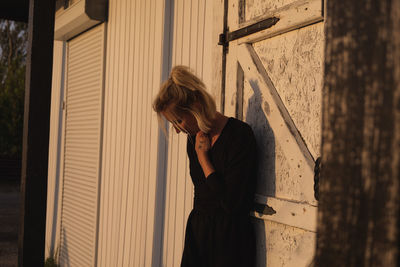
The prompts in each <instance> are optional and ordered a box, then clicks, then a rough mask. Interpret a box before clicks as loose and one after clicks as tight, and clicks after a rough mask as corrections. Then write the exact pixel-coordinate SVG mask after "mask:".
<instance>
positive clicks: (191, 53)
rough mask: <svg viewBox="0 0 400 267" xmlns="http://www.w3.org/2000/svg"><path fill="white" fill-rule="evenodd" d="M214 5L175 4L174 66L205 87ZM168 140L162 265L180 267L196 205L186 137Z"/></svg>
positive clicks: (200, 0) (179, 0)
mask: <svg viewBox="0 0 400 267" xmlns="http://www.w3.org/2000/svg"><path fill="white" fill-rule="evenodd" d="M212 5H213V3H212V1H205V0H193V1H187V0H176V1H175V5H174V22H173V25H174V27H173V42H172V44H173V47H172V66H174V65H187V66H189V67H190V68H191V69H192V70H193V71H194V72H195V73H196V74H197V75H198V76H199V77H201V78H202V79H203V80H204V81H205V83H206V85H209V84H210V83H211V81H210V75H211V73H212V70H213V69H214V67H213V66H211V64H210V62H211V53H212V51H211V33H212V24H211V23H209V22H210V21H212V15H213V14H212V8H211V7H212ZM221 13H222V12H221ZM218 67H219V66H218ZM168 140H169V143H168V147H169V152H168V167H167V184H166V202H165V205H166V206H165V223H164V245H163V247H164V249H163V258H162V266H179V265H180V261H181V257H182V251H183V245H184V236H185V228H186V220H187V217H188V215H189V213H190V211H191V209H192V206H193V184H192V181H191V178H190V174H189V166H188V159H187V155H186V142H187V141H186V140H187V136H186V135H184V134H179V135H177V134H176V132H175V131H174V130H173V129H171V130H170V131H169V138H168Z"/></svg>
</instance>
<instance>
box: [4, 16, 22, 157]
mask: <svg viewBox="0 0 400 267" xmlns="http://www.w3.org/2000/svg"><path fill="white" fill-rule="evenodd" d="M27 27H28V25H27V24H26V23H23V22H12V21H8V20H0V157H12V158H18V157H20V154H21V151H22V130H23V120H24V92H25V68H26V54H27V39H28V34H27Z"/></svg>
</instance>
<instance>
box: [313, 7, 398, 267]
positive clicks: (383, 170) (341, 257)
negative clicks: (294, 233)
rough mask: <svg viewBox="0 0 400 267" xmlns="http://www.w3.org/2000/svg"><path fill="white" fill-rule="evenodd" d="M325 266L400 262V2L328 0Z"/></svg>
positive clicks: (321, 260)
mask: <svg viewBox="0 0 400 267" xmlns="http://www.w3.org/2000/svg"><path fill="white" fill-rule="evenodd" d="M326 13H327V19H326V23H327V24H326V47H325V57H326V62H325V79H324V80H325V84H324V96H323V125H322V158H323V160H322V170H321V179H320V202H319V212H318V234H317V252H316V265H317V266H324V267H328V266H335V267H336V266H346V267H350V266H357V267H359V266H385V267H390V266H398V265H399V259H398V250H399V241H400V240H399V213H400V209H399V206H400V205H399V189H400V188H399V180H400V178H399V175H400V1H398V0H366V1H329V0H328V1H327V12H326Z"/></svg>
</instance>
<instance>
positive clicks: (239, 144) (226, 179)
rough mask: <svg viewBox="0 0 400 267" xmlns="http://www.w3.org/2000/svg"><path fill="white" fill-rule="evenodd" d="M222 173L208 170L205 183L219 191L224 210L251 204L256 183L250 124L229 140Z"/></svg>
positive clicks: (241, 207) (254, 154) (249, 206)
mask: <svg viewBox="0 0 400 267" xmlns="http://www.w3.org/2000/svg"><path fill="white" fill-rule="evenodd" d="M228 151H229V152H228V157H227V162H226V168H225V170H224V173H223V174H222V173H219V172H218V171H216V172H213V173H211V174H210V175H209V176H208V177H207V179H206V184H207V185H208V186H209V187H210V189H211V190H213V191H215V192H218V194H220V195H221V205H222V207H223V209H224V210H225V211H227V212H228V213H231V212H240V211H243V210H248V209H250V208H251V205H252V202H253V198H254V191H255V185H256V169H257V146H256V141H255V138H254V134H253V131H252V130H251V128H250V126H247V127H245V128H244V129H243V130H242V131H241V133H240V134H239V135H237V138H234V139H233V140H231V142H230V144H229V148H228Z"/></svg>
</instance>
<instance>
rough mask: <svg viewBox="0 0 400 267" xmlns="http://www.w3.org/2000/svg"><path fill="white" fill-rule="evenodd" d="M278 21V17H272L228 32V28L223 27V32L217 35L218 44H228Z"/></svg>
mask: <svg viewBox="0 0 400 267" xmlns="http://www.w3.org/2000/svg"><path fill="white" fill-rule="evenodd" d="M278 21H279V18H277V17H272V18H268V19H264V20H261V21H259V22H257V23H254V24H251V25H249V26H246V27H243V28H240V29H238V30H236V31H233V32H229V28H225V29H224V32H223V33H221V34H220V35H219V42H218V44H219V45H222V46H229V42H231V41H234V40H237V39H240V38H243V37H246V36H248V35H250V34H253V33H256V32H259V31H262V30H265V29H268V28H271V27H272V26H274V25H275V24H276V23H277V22H278Z"/></svg>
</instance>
